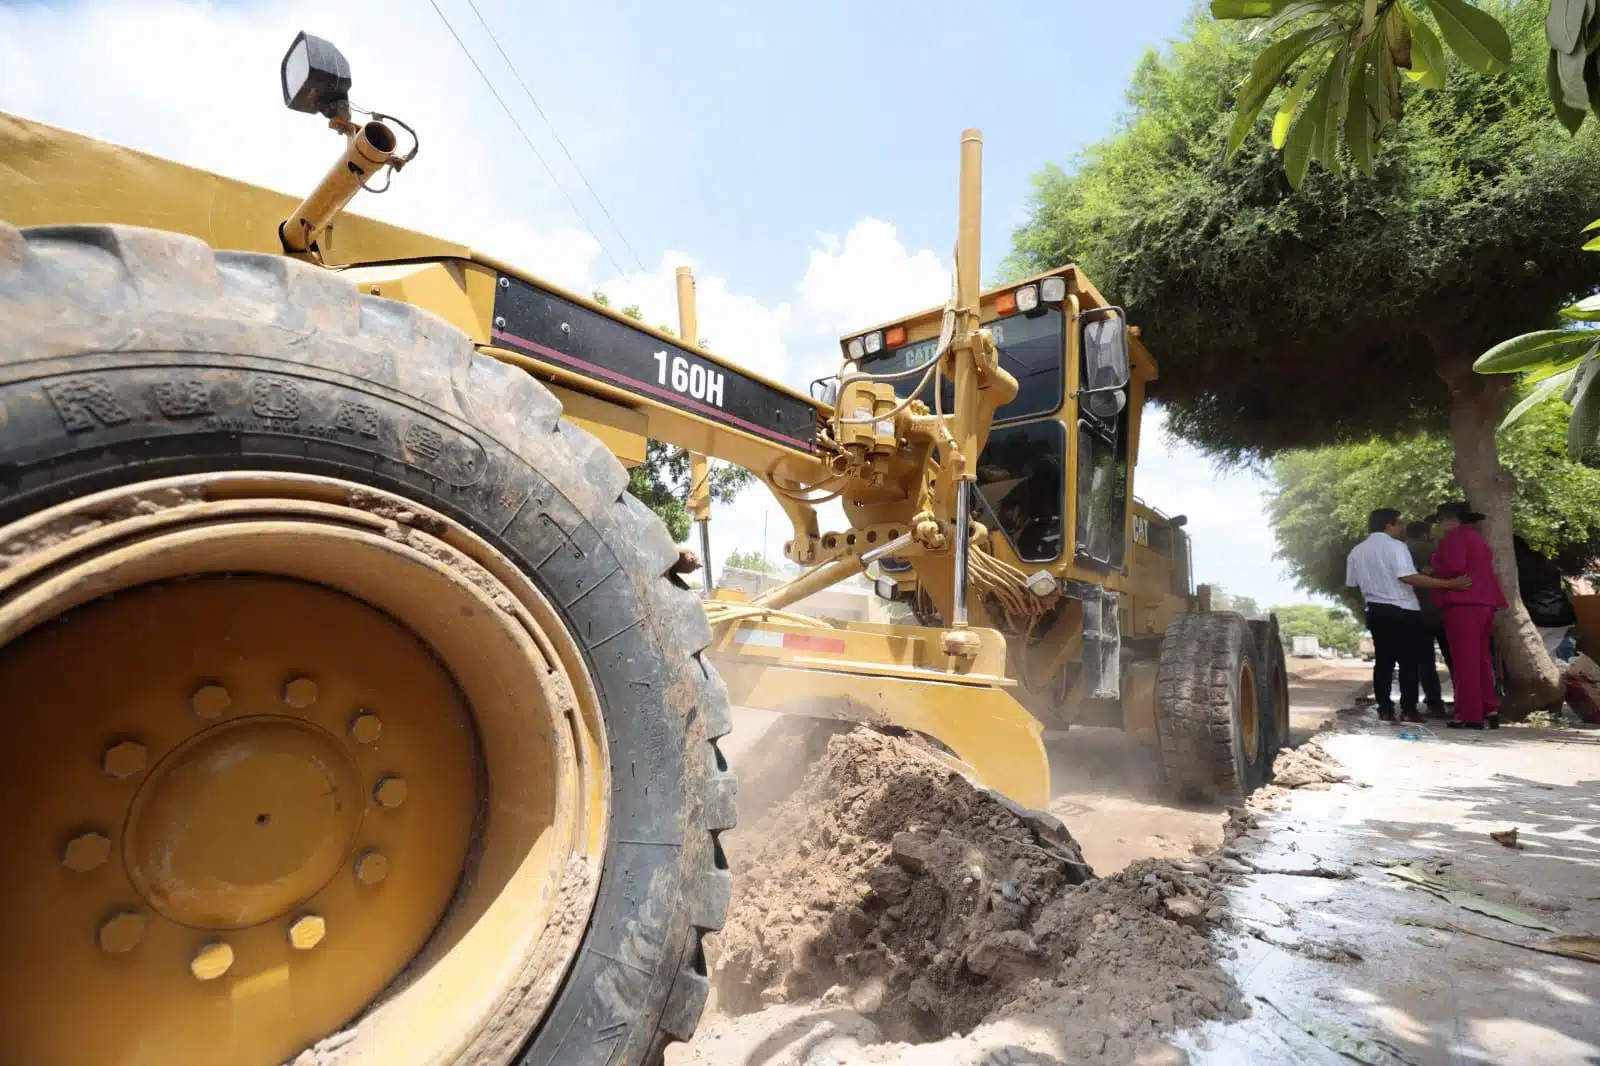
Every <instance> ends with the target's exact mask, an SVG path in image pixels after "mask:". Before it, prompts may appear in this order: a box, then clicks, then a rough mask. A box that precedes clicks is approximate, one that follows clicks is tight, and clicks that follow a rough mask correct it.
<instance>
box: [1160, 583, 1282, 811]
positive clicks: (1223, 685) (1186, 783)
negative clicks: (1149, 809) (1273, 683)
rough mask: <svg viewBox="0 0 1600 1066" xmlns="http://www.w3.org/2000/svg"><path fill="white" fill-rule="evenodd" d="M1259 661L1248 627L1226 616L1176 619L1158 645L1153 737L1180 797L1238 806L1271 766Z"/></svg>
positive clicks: (1195, 614)
mask: <svg viewBox="0 0 1600 1066" xmlns="http://www.w3.org/2000/svg"><path fill="white" fill-rule="evenodd" d="M1262 672H1263V668H1262V663H1261V655H1260V652H1259V650H1258V649H1257V645H1256V640H1255V637H1254V635H1253V634H1252V633H1251V630H1250V625H1249V623H1248V622H1246V621H1245V619H1244V618H1243V617H1242V616H1241V615H1237V614H1233V613H1231V612H1220V611H1219V612H1212V611H1196V612H1193V613H1190V614H1183V615H1179V616H1178V617H1177V618H1176V619H1174V620H1173V623H1172V625H1171V626H1169V627H1168V629H1167V632H1166V636H1165V637H1164V638H1163V639H1162V641H1161V663H1160V668H1159V670H1158V672H1157V675H1156V733H1157V736H1158V738H1159V740H1160V744H1161V769H1162V773H1163V775H1164V776H1165V778H1166V781H1167V786H1168V788H1170V789H1171V790H1172V791H1173V792H1174V794H1175V795H1177V796H1178V798H1180V799H1185V800H1198V801H1202V802H1208V803H1224V804H1230V805H1231V804H1238V803H1242V802H1243V801H1244V798H1245V797H1246V796H1248V795H1249V794H1250V793H1251V792H1253V791H1254V790H1255V789H1256V788H1258V787H1259V786H1260V785H1261V784H1262V783H1263V782H1264V781H1265V780H1266V777H1267V773H1268V772H1269V769H1270V767H1271V765H1272V756H1271V754H1270V753H1269V745H1268V735H1269V732H1270V730H1271V728H1272V727H1271V726H1270V725H1269V724H1268V715H1266V714H1265V713H1263V711H1264V708H1263V707H1262V698H1263V688H1262V682H1261V677H1262Z"/></svg>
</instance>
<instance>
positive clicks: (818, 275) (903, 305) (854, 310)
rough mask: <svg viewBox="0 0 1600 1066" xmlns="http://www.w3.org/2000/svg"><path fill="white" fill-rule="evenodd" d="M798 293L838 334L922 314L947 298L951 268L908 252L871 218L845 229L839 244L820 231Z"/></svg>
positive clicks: (942, 261) (922, 253)
mask: <svg viewBox="0 0 1600 1066" xmlns="http://www.w3.org/2000/svg"><path fill="white" fill-rule="evenodd" d="M817 239H818V243H819V244H821V245H822V247H821V248H813V249H812V250H811V260H810V263H809V264H808V265H807V267H806V273H805V277H804V278H802V279H801V281H800V295H801V297H802V299H804V301H805V305H806V309H807V311H808V312H810V313H811V314H814V315H816V316H817V318H818V319H819V321H820V322H822V323H824V324H825V325H827V326H829V327H832V328H835V329H836V331H839V332H842V331H845V330H850V329H860V328H865V327H867V326H872V325H876V324H877V323H879V322H882V321H885V320H887V319H891V318H898V317H900V316H902V315H907V314H912V313H914V312H917V311H923V310H926V309H927V308H929V307H933V306H935V305H938V304H942V303H944V301H945V300H946V299H947V298H948V297H949V295H950V265H949V263H948V262H947V261H946V260H945V259H943V258H941V257H940V256H939V255H937V254H935V253H934V252H932V251H930V250H929V249H926V248H923V249H920V250H919V251H916V252H911V251H909V250H908V249H907V248H906V246H905V245H904V244H902V243H901V242H900V238H899V236H898V235H897V234H896V233H895V228H894V227H893V226H891V225H890V224H889V223H887V222H884V221H882V220H880V219H876V218H864V219H862V220H861V221H859V222H857V223H856V224H855V225H854V226H852V227H850V231H849V232H848V233H846V234H845V236H844V240H843V241H840V239H839V238H838V236H836V235H835V234H832V233H819V234H818V235H817Z"/></svg>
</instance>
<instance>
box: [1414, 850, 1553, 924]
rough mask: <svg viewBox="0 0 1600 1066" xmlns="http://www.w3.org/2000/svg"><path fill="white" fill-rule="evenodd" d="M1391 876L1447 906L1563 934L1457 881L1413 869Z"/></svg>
mask: <svg viewBox="0 0 1600 1066" xmlns="http://www.w3.org/2000/svg"><path fill="white" fill-rule="evenodd" d="M1384 873H1386V874H1388V875H1389V876H1390V877H1398V878H1400V880H1402V881H1409V882H1410V883H1411V884H1413V885H1416V886H1417V887H1418V888H1420V889H1422V890H1423V891H1425V892H1431V893H1433V894H1434V895H1435V896H1438V897H1439V898H1440V899H1442V900H1444V901H1445V902H1446V903H1453V904H1455V905H1456V906H1457V907H1460V908H1461V909H1462V910H1469V911H1473V912H1475V913H1478V914H1486V915H1488V916H1489V917H1490V918H1498V919H1500V920H1501V921H1502V922H1510V923H1511V924H1512V925H1520V926H1522V927H1523V928H1525V929H1543V930H1545V931H1546V932H1550V933H1559V932H1560V931H1561V930H1559V929H1557V928H1556V927H1555V926H1553V925H1551V924H1549V923H1548V922H1546V921H1544V920H1543V919H1541V918H1535V917H1534V916H1533V915H1531V914H1529V913H1528V912H1527V911H1523V910H1518V909H1517V908H1515V907H1512V906H1510V905H1508V904H1505V903H1496V902H1494V901H1493V900H1489V899H1485V898H1484V897H1483V896H1480V895H1479V894H1478V893H1476V892H1472V891H1470V890H1468V889H1466V888H1463V887H1462V886H1461V884H1460V883H1459V882H1457V881H1456V880H1455V879H1453V878H1449V877H1444V876H1442V875H1439V874H1429V873H1423V872H1422V871H1421V870H1414V869H1412V868H1411V867H1409V866H1394V867H1390V868H1389V869H1387V870H1385V871H1384Z"/></svg>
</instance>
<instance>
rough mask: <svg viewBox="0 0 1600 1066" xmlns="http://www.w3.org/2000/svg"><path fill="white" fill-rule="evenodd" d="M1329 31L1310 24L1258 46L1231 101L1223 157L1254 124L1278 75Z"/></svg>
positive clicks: (1235, 150)
mask: <svg viewBox="0 0 1600 1066" xmlns="http://www.w3.org/2000/svg"><path fill="white" fill-rule="evenodd" d="M1329 32H1330V27H1327V26H1311V27H1309V28H1307V29H1303V30H1300V31H1299V32H1297V33H1292V34H1290V35H1289V36H1287V37H1285V38H1283V39H1282V40H1281V41H1273V42H1272V43H1271V44H1269V45H1267V47H1266V48H1264V49H1262V50H1261V54H1260V55H1259V56H1257V57H1256V62H1255V65H1254V66H1253V67H1251V68H1250V77H1249V78H1247V79H1246V80H1245V83H1244V88H1242V89H1240V90H1239V99H1238V102H1237V103H1236V105H1235V107H1236V109H1237V114H1235V116H1234V119H1233V128H1232V129H1231V130H1229V131H1228V152H1227V156H1226V158H1228V159H1230V160H1231V159H1232V158H1233V157H1234V156H1235V155H1236V154H1237V153H1238V151H1239V146H1240V145H1241V144H1243V143H1244V139H1245V137H1246V136H1247V135H1248V134H1249V132H1250V127H1251V126H1253V125H1254V124H1255V121H1256V116H1257V115H1259V114H1260V113H1261V107H1262V105H1263V104H1265V103H1266V102H1267V97H1268V96H1270V95H1271V94H1272V90H1273V89H1274V88H1276V87H1277V84H1278V79H1279V78H1281V77H1283V72H1284V71H1285V70H1288V69H1289V66H1290V64H1292V63H1293V62H1294V61H1295V60H1296V59H1299V58H1300V55H1301V53H1303V52H1304V51H1305V50H1306V49H1307V48H1309V47H1311V45H1312V44H1314V43H1315V42H1316V41H1317V40H1320V39H1321V38H1322V37H1326V36H1327V35H1328V33H1329Z"/></svg>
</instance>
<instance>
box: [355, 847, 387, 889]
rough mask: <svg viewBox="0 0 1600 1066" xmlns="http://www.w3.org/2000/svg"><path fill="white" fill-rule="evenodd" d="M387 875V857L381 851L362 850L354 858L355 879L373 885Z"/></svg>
mask: <svg viewBox="0 0 1600 1066" xmlns="http://www.w3.org/2000/svg"><path fill="white" fill-rule="evenodd" d="M388 876H389V859H388V858H387V857H386V856H385V855H384V854H383V853H382V852H381V851H364V852H362V853H361V856H360V857H359V858H357V859H356V880H357V881H360V882H361V883H362V884H364V885H375V884H377V883H378V882H379V881H382V880H383V879H384V878H385V877H388Z"/></svg>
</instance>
